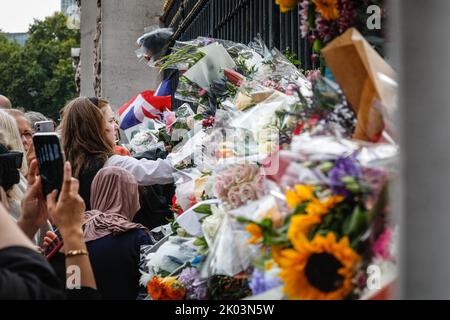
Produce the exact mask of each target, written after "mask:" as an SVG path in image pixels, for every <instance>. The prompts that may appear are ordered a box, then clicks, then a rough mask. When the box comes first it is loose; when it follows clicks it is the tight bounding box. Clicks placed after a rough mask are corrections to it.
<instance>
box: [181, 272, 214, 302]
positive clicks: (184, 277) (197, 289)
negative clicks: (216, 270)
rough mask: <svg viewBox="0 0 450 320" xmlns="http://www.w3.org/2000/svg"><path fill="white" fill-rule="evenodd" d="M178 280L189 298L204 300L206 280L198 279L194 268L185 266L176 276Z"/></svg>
mask: <svg viewBox="0 0 450 320" xmlns="http://www.w3.org/2000/svg"><path fill="white" fill-rule="evenodd" d="M178 281H180V282H181V284H182V285H183V286H184V287H185V288H186V296H187V297H188V299H191V300H204V299H206V298H207V297H208V287H207V283H206V281H203V280H201V279H200V272H199V271H198V270H197V269H196V268H185V269H183V271H181V273H180V275H179V276H178Z"/></svg>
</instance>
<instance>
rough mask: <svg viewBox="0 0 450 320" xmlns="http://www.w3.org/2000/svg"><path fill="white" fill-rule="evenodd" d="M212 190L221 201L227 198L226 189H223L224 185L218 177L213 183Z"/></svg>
mask: <svg viewBox="0 0 450 320" xmlns="http://www.w3.org/2000/svg"><path fill="white" fill-rule="evenodd" d="M214 189H215V190H216V196H217V197H218V198H220V199H221V198H224V197H226V196H227V189H226V188H225V184H224V183H223V181H222V179H221V178H220V177H217V179H216V181H215V182H214Z"/></svg>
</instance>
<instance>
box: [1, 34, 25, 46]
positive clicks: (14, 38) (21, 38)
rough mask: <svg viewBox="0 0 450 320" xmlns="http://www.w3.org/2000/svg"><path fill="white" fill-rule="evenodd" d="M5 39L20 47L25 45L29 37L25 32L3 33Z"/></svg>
mask: <svg viewBox="0 0 450 320" xmlns="http://www.w3.org/2000/svg"><path fill="white" fill-rule="evenodd" d="M5 35H6V37H7V38H8V40H9V41H11V42H17V43H18V44H19V45H20V46H21V47H23V46H24V45H25V42H26V41H27V39H28V37H29V36H30V35H29V34H28V33H27V32H13V33H5Z"/></svg>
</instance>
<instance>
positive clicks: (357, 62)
mask: <svg viewBox="0 0 450 320" xmlns="http://www.w3.org/2000/svg"><path fill="white" fill-rule="evenodd" d="M322 54H323V57H324V58H325V61H326V63H327V66H328V67H329V68H330V69H331V72H332V73H333V75H334V77H335V78H336V81H337V82H338V83H339V85H340V86H341V88H342V91H343V92H344V94H345V96H346V97H347V100H348V101H349V102H350V104H351V105H352V108H353V110H354V111H355V113H356V114H357V119H358V123H357V126H356V130H355V133H354V136H353V138H355V139H358V140H365V141H375V140H377V138H378V137H380V135H381V133H382V131H383V128H384V124H383V117H382V114H381V111H379V110H378V109H375V108H373V104H374V102H375V101H378V102H380V103H381V104H385V103H384V101H386V100H387V99H388V96H387V94H388V93H387V90H386V89H385V88H384V86H383V82H382V81H381V79H380V78H379V76H378V75H379V74H384V75H386V76H388V77H390V78H392V79H396V75H395V72H394V70H392V68H391V67H390V66H389V65H388V64H387V63H386V62H385V61H384V60H383V58H382V57H381V56H380V55H379V54H378V53H377V52H376V51H375V49H373V48H372V46H371V45H370V44H369V43H368V42H367V41H366V40H365V39H364V37H363V36H362V35H361V34H360V33H359V32H358V30H356V29H355V28H350V29H348V30H347V31H346V32H345V33H343V34H342V35H341V36H339V37H337V38H336V39H334V40H333V41H332V42H330V43H329V44H328V45H327V46H326V47H325V48H323V49H322Z"/></svg>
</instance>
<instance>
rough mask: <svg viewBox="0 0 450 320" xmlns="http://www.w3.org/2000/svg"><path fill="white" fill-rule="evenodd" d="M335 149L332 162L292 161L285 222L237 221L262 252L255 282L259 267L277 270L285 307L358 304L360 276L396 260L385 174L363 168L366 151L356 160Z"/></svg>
mask: <svg viewBox="0 0 450 320" xmlns="http://www.w3.org/2000/svg"><path fill="white" fill-rule="evenodd" d="M312 140H314V138H312ZM311 142H312V141H311ZM317 142H318V141H316V147H318V145H317ZM319 142H320V140H319ZM322 142H323V141H322ZM335 142H336V144H340V146H341V147H342V148H341V150H336V148H334V152H335V154H336V155H337V156H330V155H328V156H327V155H326V154H323V153H322V155H321V156H319V157H318V155H319V154H317V153H316V154H309V156H310V157H308V156H306V157H299V158H297V161H298V159H302V160H301V164H300V165H298V164H299V163H293V164H292V165H293V166H295V169H296V170H295V176H292V177H290V179H283V182H284V183H287V185H286V192H285V199H286V200H285V201H286V210H287V212H288V215H287V216H286V218H285V219H284V221H282V222H281V223H279V222H276V223H275V222H274V221H273V220H272V219H264V220H262V221H252V220H249V219H247V218H239V221H241V222H243V223H246V230H247V231H248V232H249V233H250V234H251V236H252V238H251V240H250V243H252V244H257V245H259V246H262V251H261V252H262V253H261V255H260V257H259V259H257V261H256V262H255V264H256V265H257V266H259V273H258V272H256V273H255V275H254V276H255V277H256V279H258V278H261V274H260V273H261V272H260V271H261V270H264V269H262V268H261V265H265V264H267V263H269V264H273V263H276V265H277V268H279V269H280V273H279V278H280V280H281V281H282V282H283V284H284V293H285V294H286V296H287V297H288V298H289V299H346V298H357V297H360V296H361V292H363V291H364V288H365V283H364V282H363V281H361V279H362V278H363V277H362V276H363V275H364V271H365V270H366V268H367V267H369V266H370V265H371V264H373V261H374V260H373V259H374V257H378V259H387V260H392V259H394V257H393V255H391V254H389V249H388V248H387V246H388V245H390V240H391V238H392V237H391V231H388V230H392V229H391V227H390V226H389V219H388V217H387V210H388V200H387V188H386V186H387V182H388V179H389V170H387V168H383V167H380V166H378V167H376V166H368V163H369V162H370V161H367V160H368V158H365V156H363V154H366V155H367V153H366V151H367V150H365V147H363V148H362V149H361V150H359V152H356V153H355V152H354V151H353V150H351V148H348V147H345V144H346V142H345V141H344V142H337V141H335ZM312 143H314V142H312ZM305 147H306V148H305V150H306V153H308V146H307V145H306V146H305ZM324 147H325V146H324V145H323V144H322V145H321V148H324ZM332 147H333V146H332V145H329V146H328V147H327V148H328V149H329V150H331V149H330V148H332ZM369 149H370V147H369ZM332 152H333V150H332ZM346 152H347V154H346ZM348 152H350V154H348ZM378 157H380V153H379V154H378ZM369 158H370V157H369ZM379 160H380V159H379ZM371 161H374V158H373V157H372V158H371ZM372 163H373V162H372ZM363 164H364V165H363ZM287 174H289V170H287ZM378 261H379V260H378ZM366 278H367V277H366ZM255 281H257V280H255ZM269 287H270V286H269Z"/></svg>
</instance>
